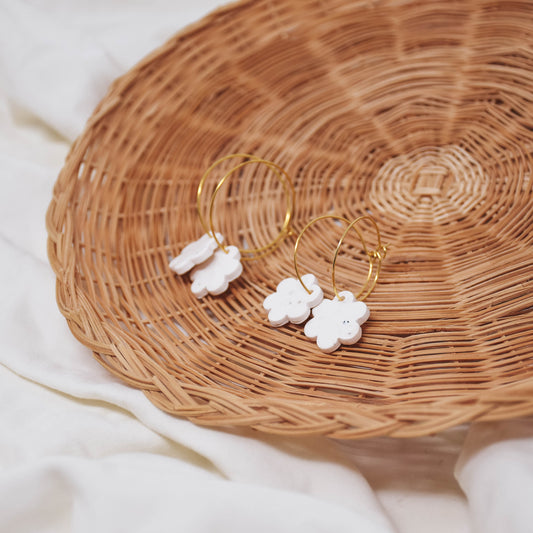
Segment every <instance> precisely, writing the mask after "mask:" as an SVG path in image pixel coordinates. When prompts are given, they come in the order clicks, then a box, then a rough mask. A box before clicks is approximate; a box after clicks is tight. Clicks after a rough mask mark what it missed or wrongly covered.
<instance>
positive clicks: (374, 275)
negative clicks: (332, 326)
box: [293, 215, 387, 301]
mask: <svg viewBox="0 0 533 533" xmlns="http://www.w3.org/2000/svg"><path fill="white" fill-rule="evenodd" d="M327 218H330V219H334V220H341V221H342V222H346V223H347V224H348V227H347V228H346V230H345V231H344V233H343V234H342V236H341V238H340V240H339V242H338V244H337V247H336V248H335V254H334V256H333V263H332V266H331V283H332V285H333V292H334V293H335V296H336V297H337V299H338V300H343V299H344V298H343V297H341V296H340V294H339V290H338V288H337V283H336V277H335V272H336V270H335V269H336V266H337V257H338V255H339V251H340V249H341V246H342V244H343V242H344V240H345V239H346V235H347V234H348V232H349V231H350V230H351V229H354V230H355V232H356V233H357V235H358V237H359V240H360V241H361V244H362V245H363V250H364V252H365V254H366V255H367V256H368V263H369V264H368V273H367V278H366V281H365V283H364V284H363V288H362V289H361V290H360V291H359V293H358V294H357V296H356V299H358V300H360V301H363V300H364V299H365V298H367V297H368V296H369V295H370V293H371V292H372V291H373V290H374V287H375V286H376V283H377V281H378V277H379V273H380V271H381V263H382V261H383V259H384V258H385V255H386V252H387V247H386V246H383V245H382V243H381V233H380V231H379V228H378V225H377V223H376V221H375V220H374V219H373V218H372V217H370V216H368V215H365V216H361V217H358V218H356V219H355V220H353V221H351V222H350V220H349V219H347V218H345V217H342V216H339V215H321V216H319V217H316V218H314V219H313V220H311V221H310V222H308V223H307V224H306V225H305V226H304V228H303V229H302V231H301V232H300V234H299V235H298V238H297V239H296V243H295V244H294V254H293V262H294V270H295V272H296V277H297V278H298V281H299V282H300V283H301V285H302V287H303V288H304V289H305V290H306V291H307V293H308V294H311V291H310V290H309V289H308V288H307V286H306V285H305V283H304V282H303V280H302V277H301V275H300V270H299V268H298V259H297V257H298V248H299V246H300V241H301V240H302V236H303V234H304V233H305V232H306V231H307V229H308V228H309V227H310V226H312V225H313V224H314V223H315V222H318V221H320V220H324V219H327ZM361 220H370V222H372V224H373V225H374V227H375V228H376V232H377V235H378V248H377V250H369V249H368V247H367V245H366V241H365V239H364V237H363V235H362V234H361V232H360V231H359V229H357V228H356V227H355V225H356V224H357V223H359V222H360V221H361ZM375 263H377V268H375Z"/></svg>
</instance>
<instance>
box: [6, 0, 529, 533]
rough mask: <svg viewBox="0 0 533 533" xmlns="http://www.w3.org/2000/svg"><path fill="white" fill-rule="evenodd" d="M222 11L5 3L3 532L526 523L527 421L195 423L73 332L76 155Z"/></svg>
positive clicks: (513, 532)
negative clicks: (65, 209)
mask: <svg viewBox="0 0 533 533" xmlns="http://www.w3.org/2000/svg"><path fill="white" fill-rule="evenodd" d="M218 3H219V2H218V1H216V0H200V1H196V2H194V4H193V3H190V2H188V1H185V0H182V1H174V0H150V1H148V0H138V1H136V2H126V1H124V0H80V1H77V2H68V1H66V0H48V1H47V2H46V3H45V2H39V1H37V0H34V1H23V0H3V2H1V3H0V170H1V180H2V181H1V184H2V194H0V254H1V261H0V273H1V276H2V279H3V280H4V282H3V284H2V292H1V298H0V301H1V305H0V363H1V365H0V531H2V532H4V531H5V532H10V533H25V532H39V533H47V532H54V533H60V532H69V533H70V532H72V533H85V532H89V531H91V532H93V531H99V532H100V533H107V532H110V533H111V532H113V533H116V532H121V531H135V532H164V531H186V532H189V533H197V532H207V531H221V532H226V531H228V532H232V533H239V532H250V531H256V532H262V531H265V532H266V531H268V532H272V531H276V532H277V531H280V532H283V531H287V532H289V531H290V532H291V533H299V532H306V533H313V532H331V531H335V532H344V531H346V532H355V531H357V532H360V533H404V532H409V533H421V532H424V533H425V532H427V531H431V532H432V533H444V532H446V533H449V532H451V531H453V532H454V533H467V532H473V533H478V532H479V533H481V532H482V533H492V532H494V533H496V532H498V533H500V532H503V531H505V532H506V533H525V532H529V531H531V524H533V506H531V501H532V498H533V431H532V429H531V428H532V425H531V419H519V420H514V421H509V422H500V423H497V424H474V425H472V426H471V427H467V426H462V427H459V428H455V429H451V430H448V431H445V432H443V433H441V434H438V435H435V436H433V437H427V438H419V439H410V440H395V439H388V438H378V439H367V440H361V441H355V442H336V441H333V440H328V439H323V438H283V437H273V436H268V435H263V434H260V433H257V432H253V431H251V430H235V431H219V430H214V429H209V428H202V427H198V426H196V425H194V424H192V423H190V422H188V421H186V420H183V419H180V418H175V417H171V416H169V415H167V414H165V413H163V412H162V411H160V410H158V409H157V408H155V407H154V406H153V405H152V404H151V403H150V402H149V401H148V400H147V399H146V398H145V396H144V395H143V394H142V393H141V392H139V391H137V390H134V389H132V388H130V387H128V386H127V385H125V384H123V383H122V382H120V381H119V380H117V379H116V378H114V377H113V376H112V375H110V374H108V373H107V372H106V371H105V370H104V369H103V368H102V367H100V365H99V364H98V363H97V362H96V361H95V360H94V359H93V358H92V356H91V353H90V351H89V350H88V349H87V348H85V347H84V346H82V345H80V344H79V343H78V342H77V341H76V340H75V339H74V338H73V336H72V335H71V334H70V332H69V330H68V327H67V325H66V322H65V320H64V319H63V317H62V316H61V315H60V313H59V311H58V310H57V306H56V303H55V294H54V286H55V278H54V275H53V272H52V270H51V268H50V266H49V264H48V261H47V257H46V232H45V225H44V217H45V211H46V208H47V206H48V204H49V202H50V199H51V190H52V186H53V183H54V181H55V179H56V176H57V174H58V172H59V170H60V168H61V165H62V162H63V159H64V157H65V155H66V153H67V150H68V148H69V145H70V143H71V142H72V141H73V140H74V138H75V137H76V136H77V135H78V134H79V133H80V132H81V131H82V129H83V126H84V123H85V121H86V120H87V119H88V117H89V116H90V114H91V112H92V110H93V109H94V107H95V106H96V104H97V103H98V101H99V100H100V99H101V98H102V97H103V96H104V94H105V91H106V88H107V86H108V85H109V83H111V81H112V80H113V79H114V78H115V77H117V76H118V75H120V74H122V73H124V72H125V71H126V70H128V69H129V68H130V67H131V66H132V65H133V64H134V63H136V62H137V61H138V60H140V59H141V58H142V57H143V56H144V55H146V54H147V53H149V52H150V51H151V50H152V49H153V48H155V47H156V46H158V45H160V44H162V43H163V42H164V41H165V40H166V39H167V38H168V37H170V36H171V35H172V34H173V33H175V32H176V31H178V30H179V29H180V28H182V27H183V26H185V25H186V24H188V23H190V22H192V21H194V20H196V19H198V18H200V17H201V16H202V15H203V14H205V13H207V12H208V11H210V10H212V9H213V8H215V7H217V5H218ZM454 471H455V476H454Z"/></svg>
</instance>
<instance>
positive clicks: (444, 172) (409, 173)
mask: <svg viewBox="0 0 533 533" xmlns="http://www.w3.org/2000/svg"><path fill="white" fill-rule="evenodd" d="M487 186H488V178H487V176H486V174H485V172H484V171H483V168H482V166H481V165H480V164H479V162H477V161H476V160H475V159H474V158H473V157H472V155H470V154H469V153H468V152H467V151H466V150H465V149H463V148H461V147H460V146H456V145H447V146H424V147H421V148H417V149H415V150H412V151H410V152H407V153H405V154H401V155H398V156H395V157H393V158H391V159H389V160H388V161H386V162H385V163H384V164H383V166H382V167H381V168H380V169H379V171H378V173H377V175H376V177H375V179H374V180H373V181H372V184H371V191H370V197H371V200H372V201H373V202H374V203H376V204H378V205H380V206H381V208H382V209H384V210H386V211H387V212H388V213H389V214H392V216H397V217H399V218H403V219H407V218H412V216H413V213H417V212H421V211H423V212H424V213H425V214H426V215H427V216H431V217H432V218H436V219H437V220H438V221H439V222H441V223H448V222H450V219H453V218H454V217H457V216H458V217H460V216H464V215H466V214H467V213H468V212H469V211H471V210H472V209H475V207H476V206H477V205H479V203H480V200H481V199H482V198H483V196H485V194H486V192H487ZM437 204H441V205H443V204H446V205H447V206H448V209H442V210H438V209H437V210H436V209H435V207H436V205H437ZM450 205H453V209H449V207H450ZM424 207H428V208H429V207H431V211H429V210H427V209H424Z"/></svg>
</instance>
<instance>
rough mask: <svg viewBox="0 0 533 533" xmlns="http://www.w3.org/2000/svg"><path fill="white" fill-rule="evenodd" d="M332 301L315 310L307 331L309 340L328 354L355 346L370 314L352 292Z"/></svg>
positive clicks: (345, 292)
mask: <svg viewBox="0 0 533 533" xmlns="http://www.w3.org/2000/svg"><path fill="white" fill-rule="evenodd" d="M339 296H340V297H341V298H343V299H342V300H339V299H338V298H337V297H335V298H333V300H329V299H326V300H324V301H323V302H322V303H321V304H319V305H318V306H317V307H315V308H314V309H313V318H312V319H311V320H309V322H307V324H306V325H305V328H304V333H305V335H306V337H309V338H310V339H312V340H315V339H316V343H317V346H318V347H319V348H320V349H321V350H322V351H323V352H326V353H330V352H334V351H335V350H336V349H337V348H338V347H339V346H340V345H341V344H348V345H349V344H355V343H356V342H357V341H358V340H359V339H360V338H361V334H362V331H361V324H363V323H364V322H366V320H367V319H368V317H369V316H370V311H369V310H368V307H367V306H366V304H365V303H364V302H360V301H358V300H356V299H355V296H354V295H353V294H352V293H351V292H349V291H343V292H341V293H340V294H339Z"/></svg>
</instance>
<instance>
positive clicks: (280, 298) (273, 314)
mask: <svg viewBox="0 0 533 533" xmlns="http://www.w3.org/2000/svg"><path fill="white" fill-rule="evenodd" d="M302 281H303V282H304V284H305V286H306V287H307V288H308V289H309V290H310V291H311V294H309V293H308V292H307V291H306V290H305V288H304V287H303V286H302V284H301V283H300V282H299V281H298V280H297V279H295V278H286V279H284V280H283V281H281V282H280V283H279V284H278V286H277V288H276V292H275V293H273V294H269V295H268V296H267V297H266V298H265V301H264V302H263V307H264V308H265V309H266V310H267V311H268V319H269V320H270V323H271V324H272V325H273V326H274V327H278V326H283V325H284V324H286V323H287V322H292V323H293V324H301V323H302V322H304V321H305V320H306V319H307V317H308V316H309V314H310V313H311V309H312V308H313V307H315V306H316V305H318V304H319V303H320V302H321V301H322V299H323V298H324V294H323V292H322V289H321V288H320V287H319V285H318V283H317V280H316V277H315V276H313V274H306V275H305V276H303V277H302Z"/></svg>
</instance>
